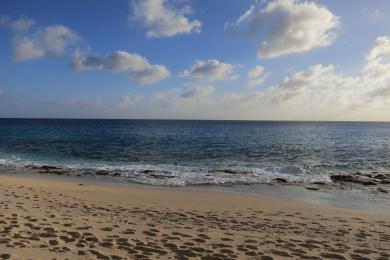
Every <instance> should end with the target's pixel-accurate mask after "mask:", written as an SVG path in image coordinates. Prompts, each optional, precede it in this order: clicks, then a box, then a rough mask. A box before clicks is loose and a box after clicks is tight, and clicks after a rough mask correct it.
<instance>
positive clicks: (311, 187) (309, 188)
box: [305, 186, 319, 190]
mask: <svg viewBox="0 0 390 260" xmlns="http://www.w3.org/2000/svg"><path fill="white" fill-rule="evenodd" d="M305 188H306V189H307V190H319V188H317V187H313V186H307V187H305Z"/></svg>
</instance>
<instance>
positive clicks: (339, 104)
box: [157, 37, 390, 120]
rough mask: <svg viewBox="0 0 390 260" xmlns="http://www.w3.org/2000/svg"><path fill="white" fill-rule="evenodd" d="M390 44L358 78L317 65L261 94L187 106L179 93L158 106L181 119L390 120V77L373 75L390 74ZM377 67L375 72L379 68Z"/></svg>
mask: <svg viewBox="0 0 390 260" xmlns="http://www.w3.org/2000/svg"><path fill="white" fill-rule="evenodd" d="M388 43H389V38H388V37H379V38H378V39H377V40H376V41H375V43H374V44H373V46H372V47H371V49H370V50H369V51H368V52H367V54H366V57H367V59H366V64H365V65H364V66H363V68H362V71H361V73H359V74H357V75H345V74H343V73H341V72H339V71H338V68H337V66H334V65H323V64H317V65H313V66H310V67H308V68H306V69H303V70H301V71H297V72H293V73H291V74H290V75H288V76H286V77H284V78H282V79H281V80H280V81H279V83H277V84H276V85H273V86H269V87H268V88H266V89H264V90H261V91H256V92H252V93H237V92H231V93H227V94H225V95H223V96H222V97H221V96H218V97H217V96H206V95H205V97H204V98H202V99H201V100H200V101H198V102H190V101H187V102H184V101H183V100H182V99H183V98H181V99H180V98H178V97H177V92H169V94H168V92H167V93H166V94H161V95H159V103H158V104H164V106H162V107H163V109H164V111H165V113H172V114H174V115H178V116H181V117H186V116H187V117H194V115H196V116H195V117H198V118H199V117H203V118H222V119H223V118H227V119H232V118H235V119H280V120H284V119H293V120H389V119H390V118H389V115H390V75H389V73H381V74H376V75H375V77H373V75H372V70H367V66H368V65H370V64H371V65H372V64H374V65H376V66H377V65H378V64H379V65H380V66H381V68H382V67H384V66H385V67H387V68H390V60H389V59H387V58H388V48H387V46H388ZM373 53H375V54H373ZM386 57H387V58H386ZM373 61H375V62H374V63H373ZM379 61H380V63H379ZM374 65H372V66H371V67H370V68H375V66H374ZM387 71H390V69H387ZM255 74H256V73H254V74H253V75H255ZM256 75H258V74H256ZM193 92H196V91H193ZM191 93H192V92H191ZM190 96H191V95H190ZM158 104H157V106H158ZM177 110H180V113H178V112H176V111H177Z"/></svg>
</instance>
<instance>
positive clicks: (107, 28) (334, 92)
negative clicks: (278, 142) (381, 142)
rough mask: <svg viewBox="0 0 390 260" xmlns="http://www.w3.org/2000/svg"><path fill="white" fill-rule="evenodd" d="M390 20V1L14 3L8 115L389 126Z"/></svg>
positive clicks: (2, 94)
mask: <svg viewBox="0 0 390 260" xmlns="http://www.w3.org/2000/svg"><path fill="white" fill-rule="evenodd" d="M352 2H353V4H352ZM389 24H390V1H388V0H371V1H367V0H354V1H339V0H317V1H312V0H307V1H303V0H257V1H256V0H213V1H209V0H116V1H111V0H98V1H96V0H83V1H76V0H67V1H52V0H35V1H30V0H2V1H0V117H23V118H30V117H32V118H123V119H127V118H129V119H133V118H134V119H138V118H146V119H228V120H326V121H328V120H330V121H333V120H335V121H339V120H346V121H349V120H351V121H389V120H390V26H389Z"/></svg>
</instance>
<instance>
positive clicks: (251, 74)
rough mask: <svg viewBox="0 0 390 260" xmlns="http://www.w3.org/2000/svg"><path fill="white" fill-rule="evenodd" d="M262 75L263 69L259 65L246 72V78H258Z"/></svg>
mask: <svg viewBox="0 0 390 260" xmlns="http://www.w3.org/2000/svg"><path fill="white" fill-rule="evenodd" d="M263 74H264V67H263V66H260V65H256V66H255V67H254V68H252V69H250V70H249V71H248V74H247V76H248V78H258V77H261V76H262V75H263Z"/></svg>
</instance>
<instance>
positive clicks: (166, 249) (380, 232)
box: [0, 175, 390, 259]
mask: <svg viewBox="0 0 390 260" xmlns="http://www.w3.org/2000/svg"><path fill="white" fill-rule="evenodd" d="M0 183H1V184H0V198H1V202H0V208H1V214H0V230H1V231H0V252H1V254H0V259H291V258H292V259H389V258H390V223H389V219H390V214H387V213H385V212H383V213H378V212H371V213H370V212H364V211H357V210H351V209H340V208H331V207H326V206H323V205H313V204H307V203H303V202H299V201H295V200H288V199H281V198H273V197H267V196H258V195H249V194H248V195H247V194H234V193H224V192H197V191H185V190H180V189H167V188H152V187H151V188H148V187H131V186H129V187H127V186H117V185H107V184H104V183H99V182H93V181H86V180H80V181H74V180H69V181H68V180H57V179H49V178H44V177H38V178H36V177H26V176H9V175H1V176H0Z"/></svg>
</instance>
